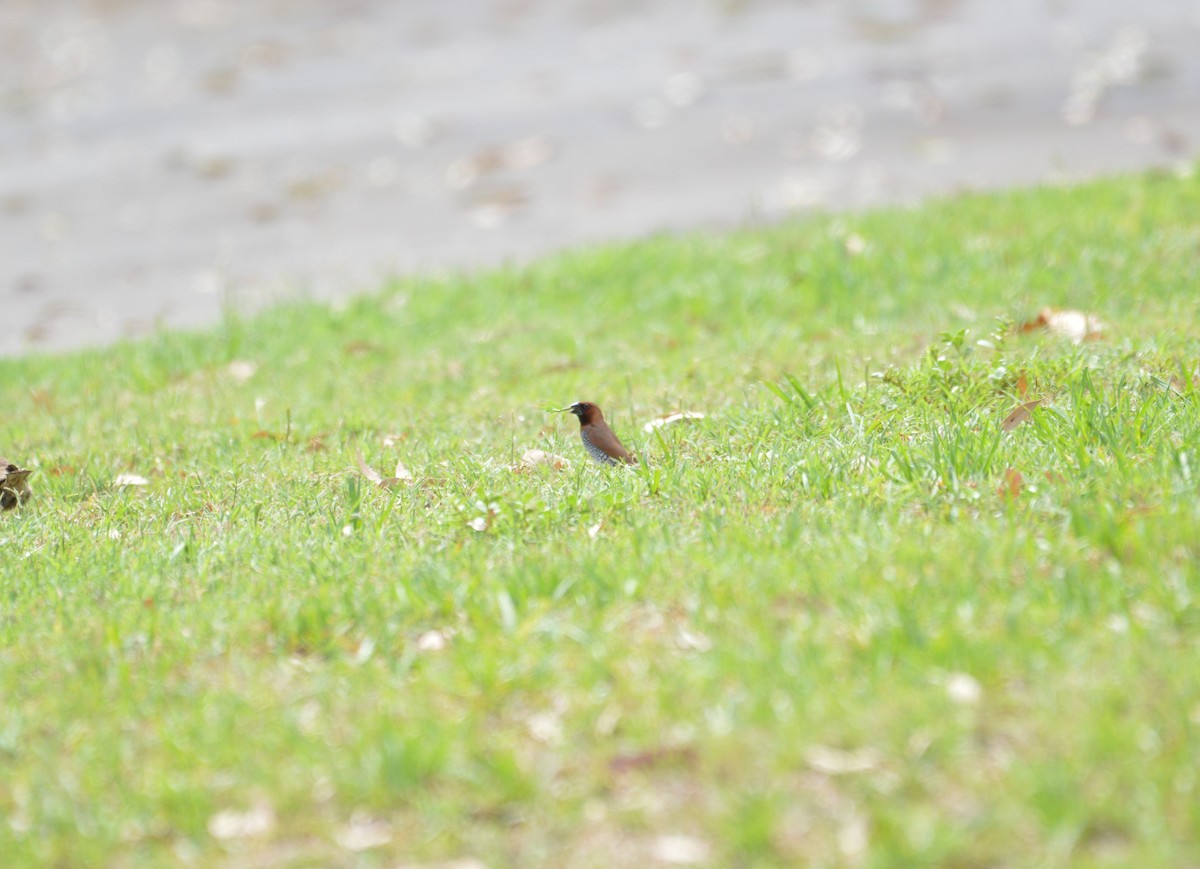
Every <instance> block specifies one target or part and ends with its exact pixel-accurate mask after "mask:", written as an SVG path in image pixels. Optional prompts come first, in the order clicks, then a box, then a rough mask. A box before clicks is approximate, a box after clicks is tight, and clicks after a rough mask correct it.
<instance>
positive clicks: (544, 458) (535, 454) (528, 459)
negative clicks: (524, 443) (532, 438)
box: [521, 450, 571, 471]
mask: <svg viewBox="0 0 1200 869" xmlns="http://www.w3.org/2000/svg"><path fill="white" fill-rule="evenodd" d="M521 465H522V466H523V467H526V468H537V467H541V466H547V467H551V468H554V470H556V471H561V470H563V469H564V468H569V467H570V466H571V463H570V462H569V461H567V460H566V459H565V458H563V457H562V456H559V455H555V454H554V453H548V452H546V451H545V450H526V451H525V455H523V456H521Z"/></svg>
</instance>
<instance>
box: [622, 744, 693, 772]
mask: <svg viewBox="0 0 1200 869" xmlns="http://www.w3.org/2000/svg"><path fill="white" fill-rule="evenodd" d="M695 763H696V750H695V749H694V748H689V747H683V746H663V747H659V748H651V749H647V750H646V751H635V752H633V753H632V754H618V755H616V756H615V757H613V758H612V759H611V760H609V762H608V768H609V769H610V770H611V771H612V772H614V773H616V774H617V775H622V774H624V773H629V772H636V771H638V770H643V769H654V768H655V767H660V766H666V765H670V766H692V765H694V764H695Z"/></svg>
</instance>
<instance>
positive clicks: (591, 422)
mask: <svg viewBox="0 0 1200 869" xmlns="http://www.w3.org/2000/svg"><path fill="white" fill-rule="evenodd" d="M557 412H558V413H573V414H575V416H577V417H579V437H580V439H581V440H582V441H583V445H584V447H585V448H586V449H587V451H588V455H589V456H591V457H592V459H593V460H594V461H597V462H599V463H600V464H602V465H622V464H624V465H636V464H637V459H635V458H634V457H633V456H632V455H631V454H630V452H629V450H627V449H625V447H624V445H623V444H622V443H621V442H620V441H619V440H618V439H617V436H616V435H615V434H613V430H612V429H611V428H609V427H608V423H606V422H605V421H604V414H603V413H601V411H600V407H599V406H598V405H595V404H593V403H592V402H590V401H577V402H575V403H574V404H572V405H570V406H568V407H564V408H562V409H560V410H559V411H557Z"/></svg>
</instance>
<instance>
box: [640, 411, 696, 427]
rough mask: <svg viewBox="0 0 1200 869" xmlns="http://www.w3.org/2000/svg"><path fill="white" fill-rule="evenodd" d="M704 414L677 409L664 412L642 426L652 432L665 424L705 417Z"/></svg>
mask: <svg viewBox="0 0 1200 869" xmlns="http://www.w3.org/2000/svg"><path fill="white" fill-rule="evenodd" d="M704 416H705V415H704V414H702V413H700V412H699V411H694V410H675V411H672V412H670V413H664V414H663V415H662V416H657V417H655V418H654V419H652V420H650V422H648V423H646V424H645V425H644V426H642V430H643V431H647V432H651V431H654V430H655V429H656V428H662V427H663V426H668V425H674V424H675V423H678V422H687V421H689V420H693V419H704Z"/></svg>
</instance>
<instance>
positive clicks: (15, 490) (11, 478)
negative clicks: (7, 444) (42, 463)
mask: <svg viewBox="0 0 1200 869" xmlns="http://www.w3.org/2000/svg"><path fill="white" fill-rule="evenodd" d="M32 473H33V471H30V470H23V469H21V468H18V467H17V466H16V465H14V464H13V463H12V462H10V461H9V460H8V459H3V458H0V510H11V509H12V508H13V507H16V506H18V505H20V504H22V503H24V502H25V501H28V500H29V498H30V496H31V495H33V490H32V489H31V488H29V475H30V474H32Z"/></svg>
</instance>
